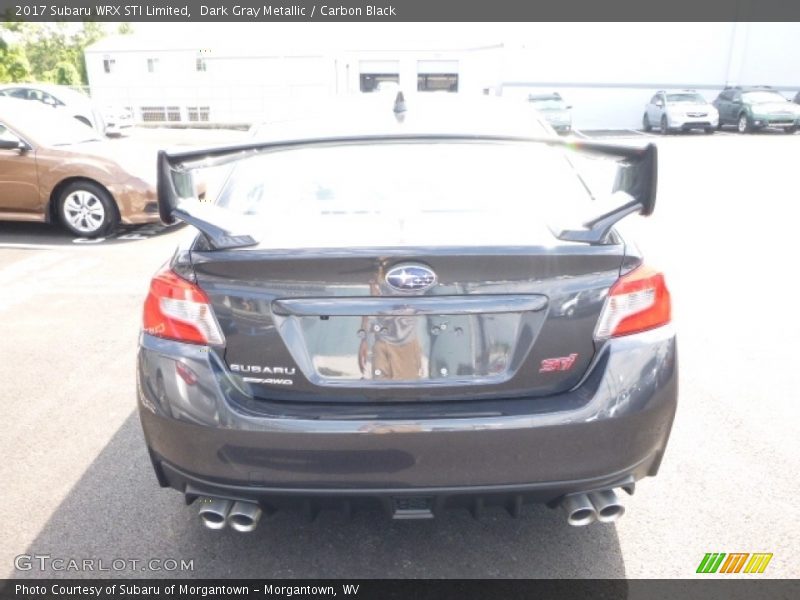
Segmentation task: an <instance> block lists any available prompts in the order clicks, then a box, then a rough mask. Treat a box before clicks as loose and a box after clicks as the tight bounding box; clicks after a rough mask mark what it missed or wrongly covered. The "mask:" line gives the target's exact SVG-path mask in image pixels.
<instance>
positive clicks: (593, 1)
mask: <svg viewBox="0 0 800 600" xmlns="http://www.w3.org/2000/svg"><path fill="white" fill-rule="evenodd" d="M0 12H1V13H3V14H4V20H7V21H12V20H21V21H107V22H124V21H135V22H148V21H152V22H159V21H171V22H198V21H206V22H219V21H231V22H262V23H267V22H287V21H318V22H326V21H329V22H335V21H339V22H342V21H369V22H413V21H418V22H483V21H486V22H504V21H513V22H520V21H532V22H536V21H567V22H570V21H574V22H578V21H606V22H611V21H630V22H634V21H692V22H713V21H756V22H758V21H761V22H766V21H800V2H796V1H794V0H668V1H666V2H656V1H652V0H651V1H650V2H644V1H642V0H539V1H535V0H486V1H484V2H480V1H475V0H287V1H280V2H274V1H270V0H231V1H229V0H219V1H218V2H216V3H215V2H213V1H210V0H166V1H165V0H150V1H149V2H137V1H135V0H123V1H119V0H90V1H87V0H52V1H50V0H0ZM679 35H680V32H679V31H678V30H676V36H679Z"/></svg>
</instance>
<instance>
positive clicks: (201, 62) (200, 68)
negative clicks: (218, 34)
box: [194, 57, 206, 73]
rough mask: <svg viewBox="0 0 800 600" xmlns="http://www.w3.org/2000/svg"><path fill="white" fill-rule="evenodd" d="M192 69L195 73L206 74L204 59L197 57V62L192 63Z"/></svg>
mask: <svg viewBox="0 0 800 600" xmlns="http://www.w3.org/2000/svg"><path fill="white" fill-rule="evenodd" d="M194 69H195V71H199V72H201V73H205V72H206V59H205V58H199V57H198V58H197V60H196V61H195V63H194Z"/></svg>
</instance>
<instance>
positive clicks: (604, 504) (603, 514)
mask: <svg viewBox="0 0 800 600" xmlns="http://www.w3.org/2000/svg"><path fill="white" fill-rule="evenodd" d="M589 500H590V501H591V503H592V506H594V510H595V511H596V512H597V520H598V521H600V522H601V523H613V522H614V521H616V520H618V519H619V518H620V517H621V516H622V515H624V514H625V507H624V506H623V505H622V504H621V503H620V501H619V498H617V494H616V493H615V492H614V490H602V491H599V492H591V493H590V494H589Z"/></svg>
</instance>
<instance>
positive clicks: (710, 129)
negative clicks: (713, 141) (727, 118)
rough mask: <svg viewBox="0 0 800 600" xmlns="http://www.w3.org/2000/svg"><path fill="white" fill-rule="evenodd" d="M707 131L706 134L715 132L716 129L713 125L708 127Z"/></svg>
mask: <svg viewBox="0 0 800 600" xmlns="http://www.w3.org/2000/svg"><path fill="white" fill-rule="evenodd" d="M705 131H706V135H711V134H712V133H714V131H715V130H714V128H713V127H706V129H705Z"/></svg>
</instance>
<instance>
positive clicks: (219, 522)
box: [198, 498, 233, 529]
mask: <svg viewBox="0 0 800 600" xmlns="http://www.w3.org/2000/svg"><path fill="white" fill-rule="evenodd" d="M231 506H233V502H231V501H230V500H223V499H222V498H200V509H199V510H198V514H199V515H200V521H202V523H203V525H205V526H206V527H207V528H208V529H224V528H225V523H226V519H227V518H228V512H230V510H231Z"/></svg>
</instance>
